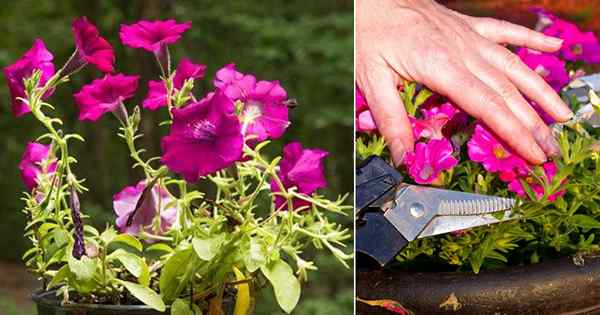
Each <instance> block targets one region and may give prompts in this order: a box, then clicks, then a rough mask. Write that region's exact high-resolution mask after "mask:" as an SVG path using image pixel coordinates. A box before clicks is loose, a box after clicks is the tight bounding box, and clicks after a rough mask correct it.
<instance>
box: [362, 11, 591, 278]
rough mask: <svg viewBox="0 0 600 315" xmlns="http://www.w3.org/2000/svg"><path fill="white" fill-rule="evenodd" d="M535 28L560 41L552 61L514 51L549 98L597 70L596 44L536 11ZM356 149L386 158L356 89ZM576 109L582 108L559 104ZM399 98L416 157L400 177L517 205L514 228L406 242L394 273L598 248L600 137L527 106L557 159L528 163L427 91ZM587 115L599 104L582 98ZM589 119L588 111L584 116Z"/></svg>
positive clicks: (410, 86)
mask: <svg viewBox="0 0 600 315" xmlns="http://www.w3.org/2000/svg"><path fill="white" fill-rule="evenodd" d="M535 12H536V13H537V14H538V15H539V22H538V27H539V30H540V31H542V32H544V33H546V34H549V35H553V36H557V37H560V38H562V39H563V40H564V43H563V46H562V48H561V49H560V50H559V51H558V52H556V53H554V54H549V53H543V52H539V51H534V50H531V49H527V48H519V49H517V50H516V51H515V52H516V54H517V55H518V56H519V57H520V58H521V60H523V62H524V63H525V64H527V65H528V66H529V67H530V68H531V69H533V70H534V71H536V72H537V73H538V74H539V75H540V76H542V77H543V78H544V79H545V80H546V81H547V82H548V83H549V85H550V86H552V87H553V88H554V89H555V90H556V91H557V92H563V91H565V89H567V88H568V87H567V85H568V84H569V82H570V81H572V80H574V79H576V78H577V77H579V76H581V75H583V74H585V69H586V67H587V66H588V65H591V64H593V63H599V62H600V42H599V41H598V39H597V37H596V36H595V35H594V34H593V33H592V32H583V31H581V30H579V28H578V27H577V26H576V25H575V24H573V23H570V22H568V21H566V20H563V19H560V18H558V17H556V16H555V15H553V14H551V13H549V12H547V11H544V10H541V9H536V10H535ZM356 94H357V97H356V112H357V116H356V125H357V126H358V128H357V130H358V131H359V133H358V135H357V139H356V149H357V154H358V157H359V158H366V157H367V156H369V155H372V154H376V155H382V156H388V155H389V153H388V151H387V148H386V143H385V140H384V139H383V138H382V137H381V136H380V135H379V134H378V133H377V129H376V126H375V125H373V123H372V119H371V118H370V113H369V107H368V104H366V102H365V99H364V98H363V97H362V93H361V91H360V90H358V89H357V91H356ZM563 95H565V101H567V102H568V103H570V104H572V107H573V110H574V111H577V110H578V109H579V108H580V107H581V106H582V105H581V104H578V103H577V100H576V99H573V100H571V99H566V98H567V96H566V94H563ZM400 96H401V98H402V100H403V103H404V105H405V107H406V111H407V112H408V113H409V115H410V120H411V123H412V128H413V134H414V139H415V150H414V152H410V153H408V154H406V156H405V159H404V161H403V165H400V166H399V169H400V170H401V171H402V172H404V174H406V178H407V180H408V181H411V182H414V183H417V184H421V185H432V186H438V187H444V188H448V189H454V190H461V191H466V192H476V193H482V194H491V195H498V196H509V197H516V198H518V199H519V200H520V202H519V206H518V208H517V209H514V213H515V214H518V215H520V216H521V218H520V219H519V220H514V221H511V222H506V223H500V224H495V225H490V226H485V227H480V228H475V229H470V230H463V231H457V232H455V233H450V234H447V235H441V236H436V237H433V238H427V239H419V240H416V241H415V242H412V243H411V244H410V245H409V246H408V247H407V248H405V249H404V250H403V251H402V252H401V253H400V254H399V255H398V257H397V260H398V262H399V265H400V266H402V267H404V268H409V269H415V268H416V269H418V270H472V271H474V272H476V273H477V272H479V271H480V270H481V269H482V268H497V267H499V266H504V265H515V264H522V263H536V262H539V261H541V260H544V259H549V258H552V257H559V256H566V255H578V254H580V253H585V252H590V251H596V250H599V249H600V239H598V238H597V237H596V234H597V233H598V231H599V230H600V200H599V197H598V192H600V162H599V161H600V150H599V149H600V146H599V145H598V143H599V142H598V139H600V130H598V129H596V128H593V126H591V124H589V123H586V121H585V120H586V119H582V118H585V117H581V116H580V115H578V116H577V117H576V118H575V119H573V120H572V121H569V122H567V123H564V124H556V123H555V122H554V121H553V120H552V118H551V117H550V116H549V115H547V114H546V113H544V112H543V111H542V110H541V109H540V108H539V107H538V106H537V105H536V104H535V103H533V102H531V106H532V107H533V108H534V109H535V110H536V111H538V113H539V115H540V116H541V117H542V118H543V119H544V121H545V122H546V123H547V124H548V125H551V127H552V129H553V130H554V132H555V135H556V138H557V142H558V143H559V147H560V151H561V152H560V155H559V156H557V157H554V158H552V159H551V160H549V161H548V162H546V163H544V164H543V165H538V166H534V165H530V164H528V163H527V162H526V161H525V160H524V159H523V158H521V157H520V156H519V155H517V154H516V153H515V152H514V151H513V150H511V148H510V147H508V146H507V145H506V144H505V143H504V142H503V141H501V140H500V138H499V137H497V136H496V135H495V134H494V133H493V132H492V131H491V130H490V129H489V128H488V127H487V126H485V124H483V123H482V122H480V121H477V120H475V119H473V118H470V117H468V115H466V114H465V113H464V112H462V111H460V110H459V109H458V108H457V107H455V106H454V105H453V104H452V103H451V102H450V101H449V100H447V99H445V98H444V97H442V96H440V95H436V94H433V93H432V92H430V91H429V90H427V88H426V87H422V86H420V85H417V84H415V83H411V82H405V84H403V86H402V88H401V90H400ZM590 99H591V101H592V106H593V107H594V110H595V111H596V112H599V111H598V109H600V98H598V96H597V95H596V94H594V93H593V92H592V93H591V94H590ZM589 114H590V115H591V114H594V111H591V112H590V113H589Z"/></svg>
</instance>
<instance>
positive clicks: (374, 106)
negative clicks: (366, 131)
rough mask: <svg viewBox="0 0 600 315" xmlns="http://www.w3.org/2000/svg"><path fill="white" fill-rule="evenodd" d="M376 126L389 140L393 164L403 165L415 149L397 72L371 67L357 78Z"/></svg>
mask: <svg viewBox="0 0 600 315" xmlns="http://www.w3.org/2000/svg"><path fill="white" fill-rule="evenodd" d="M357 81H358V85H359V87H360V88H361V90H362V91H363V94H364V96H365V98H366V99H367V103H368V104H369V109H370V110H371V113H372V114H373V118H374V119H375V124H376V125H377V129H378V130H379V132H380V133H381V134H382V135H383V137H384V138H385V139H386V141H387V143H388V145H389V147H390V151H391V153H392V160H393V161H394V164H396V165H400V164H401V163H402V160H403V159H404V155H405V154H406V152H409V151H412V150H413V132H412V127H411V124H410V121H409V120H408V116H407V114H406V110H405V109H404V104H402V101H401V99H400V95H399V94H398V90H397V87H396V83H395V82H396V74H395V73H394V72H393V70H391V69H388V68H380V67H378V66H375V67H372V68H371V69H369V70H368V74H366V75H362V76H358V77H357Z"/></svg>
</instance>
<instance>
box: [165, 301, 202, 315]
mask: <svg viewBox="0 0 600 315" xmlns="http://www.w3.org/2000/svg"><path fill="white" fill-rule="evenodd" d="M171 315H202V310H201V309H200V307H198V305H196V304H190V301H189V300H184V299H177V300H175V302H173V305H171Z"/></svg>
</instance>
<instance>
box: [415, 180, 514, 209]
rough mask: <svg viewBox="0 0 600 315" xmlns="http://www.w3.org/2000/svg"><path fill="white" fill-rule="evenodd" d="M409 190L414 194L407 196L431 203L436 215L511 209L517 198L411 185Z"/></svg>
mask: <svg viewBox="0 0 600 315" xmlns="http://www.w3.org/2000/svg"><path fill="white" fill-rule="evenodd" d="M407 190H409V191H411V192H412V194H409V193H405V194H404V196H405V198H409V199H415V200H418V201H420V202H423V203H425V204H428V205H430V206H431V207H433V209H431V210H432V212H433V213H434V215H441V216H460V215H478V214H486V213H493V212H498V211H503V210H509V209H511V208H513V207H514V206H515V200H514V199H511V198H503V197H497V196H490V195H481V194H475V193H466V192H462V191H455V190H447V189H440V188H431V187H419V186H411V187H409V188H408V189H407Z"/></svg>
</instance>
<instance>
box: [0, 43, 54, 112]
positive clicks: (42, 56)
mask: <svg viewBox="0 0 600 315" xmlns="http://www.w3.org/2000/svg"><path fill="white" fill-rule="evenodd" d="M52 59H54V56H52V53H51V52H50V51H48V49H46V46H45V45H44V41H42V40H41V39H36V40H35V41H34V42H33V46H32V47H31V48H30V49H29V50H28V51H27V52H26V53H25V54H24V55H23V56H22V57H21V58H19V60H17V61H16V62H15V63H13V64H11V65H9V66H7V67H5V68H4V76H5V77H6V81H7V83H8V88H9V90H10V96H11V102H12V111H13V114H14V115H15V116H16V117H20V116H23V115H25V114H27V113H29V112H30V111H31V109H30V108H29V105H28V104H26V103H25V102H23V101H22V100H20V99H18V98H24V97H25V85H24V82H23V81H24V80H25V79H27V78H29V77H30V76H31V75H32V74H33V72H34V71H35V70H40V71H41V77H40V82H39V86H40V87H42V86H44V85H45V84H46V82H47V81H48V79H50V78H51V77H52V76H53V75H54V64H53V63H52ZM52 92H53V90H48V92H46V94H44V98H47V97H50V95H52Z"/></svg>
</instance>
